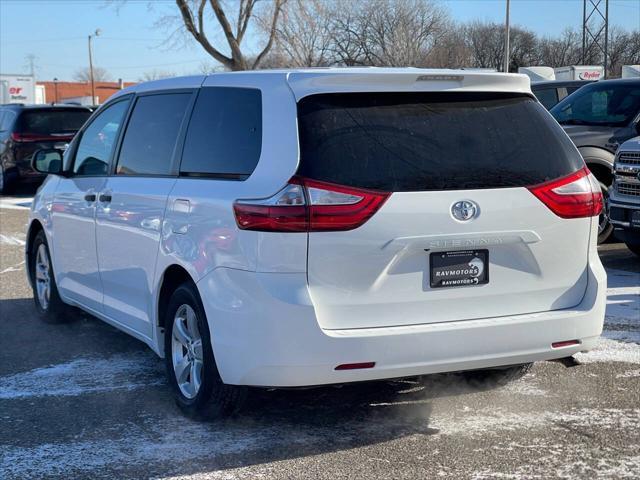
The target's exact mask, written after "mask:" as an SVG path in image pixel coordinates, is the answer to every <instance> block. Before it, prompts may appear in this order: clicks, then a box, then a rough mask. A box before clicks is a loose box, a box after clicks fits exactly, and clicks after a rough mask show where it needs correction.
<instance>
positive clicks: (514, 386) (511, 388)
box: [501, 376, 549, 396]
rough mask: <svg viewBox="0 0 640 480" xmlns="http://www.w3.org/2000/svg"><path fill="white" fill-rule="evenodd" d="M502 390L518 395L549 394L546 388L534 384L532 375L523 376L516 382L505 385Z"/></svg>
mask: <svg viewBox="0 0 640 480" xmlns="http://www.w3.org/2000/svg"><path fill="white" fill-rule="evenodd" d="M501 391H503V392H506V393H509V394H516V395H533V396H545V395H548V394H549V392H547V391H546V390H543V389H541V388H539V387H537V386H536V385H535V384H533V383H532V377H531V376H527V377H524V378H521V379H520V380H518V381H516V382H511V383H509V384H508V385H507V386H505V387H503V388H502V389H501Z"/></svg>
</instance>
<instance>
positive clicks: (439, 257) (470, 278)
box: [430, 250, 489, 288]
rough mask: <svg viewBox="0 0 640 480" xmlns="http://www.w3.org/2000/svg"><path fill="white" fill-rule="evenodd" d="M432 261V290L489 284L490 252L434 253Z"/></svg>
mask: <svg viewBox="0 0 640 480" xmlns="http://www.w3.org/2000/svg"><path fill="white" fill-rule="evenodd" d="M430 260H431V261H430V264H431V288H441V287H465V286H473V285H482V284H485V283H489V250H464V251H462V250H461V251H457V252H434V253H432V254H431V255H430Z"/></svg>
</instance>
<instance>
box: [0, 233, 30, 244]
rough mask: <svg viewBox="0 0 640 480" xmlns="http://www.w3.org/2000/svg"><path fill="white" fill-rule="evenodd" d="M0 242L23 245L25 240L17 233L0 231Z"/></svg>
mask: <svg viewBox="0 0 640 480" xmlns="http://www.w3.org/2000/svg"><path fill="white" fill-rule="evenodd" d="M22 237H24V235H22ZM0 244H3V245H13V246H24V244H25V241H24V240H23V239H22V238H20V237H19V236H17V235H5V234H3V233H0Z"/></svg>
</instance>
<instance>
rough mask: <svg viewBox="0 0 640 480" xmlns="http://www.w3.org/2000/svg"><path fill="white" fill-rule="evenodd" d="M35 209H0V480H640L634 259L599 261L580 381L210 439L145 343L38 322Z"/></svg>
mask: <svg viewBox="0 0 640 480" xmlns="http://www.w3.org/2000/svg"><path fill="white" fill-rule="evenodd" d="M28 204H29V197H28V194H25V195H23V196H18V197H0V478H3V479H18V478H29V479H32V478H96V479H97V478H110V479H113V478H184V479H205V478H206V479H209V478H211V479H235V478H255V477H260V478H326V479H338V478H394V479H399V478H407V479H419V478H445V479H448V478H451V479H490V478H500V479H529V478H531V479H550V478H570V479H574V478H589V479H592V478H615V479H618V478H640V261H639V260H638V259H637V258H636V257H634V256H633V255H632V254H631V253H630V252H628V250H627V249H626V248H625V247H624V245H620V244H608V245H606V246H604V247H601V256H602V259H603V262H604V264H605V266H606V268H607V271H608V274H609V289H608V306H607V318H606V323H605V333H604V336H603V338H602V340H601V343H600V345H599V347H598V348H597V349H596V350H594V351H593V352H590V353H587V354H580V355H578V361H579V363H580V365H577V366H572V367H567V366H565V365H563V364H561V363H558V362H545V363H539V364H536V365H535V366H534V368H533V370H532V372H531V373H530V374H529V375H527V376H526V377H525V378H523V379H522V380H519V381H517V382H515V383H513V384H511V385H509V386H507V387H503V388H493V387H492V386H491V385H485V386H483V387H477V386H473V387H472V386H470V385H468V384H466V383H465V382H464V381H463V380H462V379H461V378H459V377H458V376H451V375H436V376H432V377H429V378H426V379H423V380H422V381H418V380H406V381H393V382H378V383H370V384H360V385H351V386H344V387H342V388H335V387H329V388H321V389H314V390H305V391H256V392H252V395H251V397H250V401H249V404H248V405H247V406H246V407H245V409H244V410H243V411H242V412H241V413H240V414H239V415H238V416H237V417H236V418H232V419H229V420H226V421H223V422H218V423H208V424H200V423H196V422H193V421H191V420H188V419H186V418H184V417H182V416H181V415H180V413H179V412H178V410H177V409H176V407H175V406H174V404H173V401H172V399H171V397H170V393H169V389H168V387H167V385H165V380H164V376H163V365H162V362H161V360H160V359H158V358H157V357H156V356H155V355H154V354H153V353H152V352H151V351H150V350H149V349H148V348H147V347H146V346H145V345H143V344H142V343H140V342H138V341H136V340H134V339H132V338H130V337H128V336H127V335H125V334H123V333H120V332H119V331H117V330H115V329H114V328H112V327H110V326H108V325H106V324H104V323H102V322H100V321H98V320H96V319H94V318H92V317H90V316H87V315H84V314H80V313H78V314H75V315H74V316H73V318H70V320H69V322H68V323H65V324H62V325H52V324H46V323H42V322H41V321H39V320H38V319H37V318H36V316H35V311H34V307H33V303H32V299H31V292H30V290H29V287H28V285H27V282H26V279H25V272H24V258H23V248H24V247H23V245H24V239H25V235H24V227H25V222H26V219H27V214H28V210H27V206H28Z"/></svg>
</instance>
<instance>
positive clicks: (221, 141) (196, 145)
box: [180, 87, 262, 179]
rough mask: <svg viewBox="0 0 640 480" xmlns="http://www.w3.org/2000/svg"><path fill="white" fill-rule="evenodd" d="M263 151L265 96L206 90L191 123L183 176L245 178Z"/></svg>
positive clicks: (253, 92) (224, 89)
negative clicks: (263, 101) (263, 105)
mask: <svg viewBox="0 0 640 480" xmlns="http://www.w3.org/2000/svg"><path fill="white" fill-rule="evenodd" d="M261 149H262V95H261V93H260V90H256V89H249V88H229V87H205V88H202V89H201V90H200V94H199V95H198V99H197V100H196V105H195V107H194V110H193V115H192V116H191V121H190V122H189V128H188V130H187V135H186V138H185V144H184V150H183V152H182V163H181V165H180V173H181V174H183V175H215V176H220V177H225V176H227V177H231V178H240V179H245V178H247V177H248V176H249V175H251V173H253V170H254V169H255V168H256V165H257V164H258V159H259V158H260V151H261Z"/></svg>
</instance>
